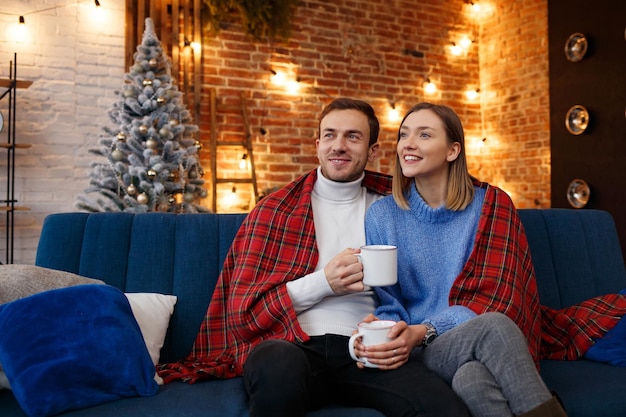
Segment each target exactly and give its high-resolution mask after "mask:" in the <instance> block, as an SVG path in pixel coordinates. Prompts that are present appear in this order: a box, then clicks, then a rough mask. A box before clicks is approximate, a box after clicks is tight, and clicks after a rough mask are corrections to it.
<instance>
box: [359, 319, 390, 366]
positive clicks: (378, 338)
mask: <svg viewBox="0 0 626 417" xmlns="http://www.w3.org/2000/svg"><path fill="white" fill-rule="evenodd" d="M395 324H396V322H395V321H393V320H374V321H372V322H370V323H366V322H361V323H359V324H358V325H357V333H355V334H353V335H352V336H351V337H350V341H349V342H348V351H349V352H350V356H351V357H352V359H354V360H355V361H359V362H361V363H363V364H364V365H365V366H367V367H368V368H378V365H374V364H373V363H370V362H369V361H368V360H367V358H363V357H361V358H360V357H358V356H356V353H355V352H354V342H355V341H356V339H358V338H359V337H362V338H363V339H362V340H361V343H363V344H364V345H365V346H374V345H380V344H382V343H387V342H389V341H390V340H391V339H389V338H388V337H387V334H388V333H389V330H391V328H392V327H393V326H394V325H395Z"/></svg>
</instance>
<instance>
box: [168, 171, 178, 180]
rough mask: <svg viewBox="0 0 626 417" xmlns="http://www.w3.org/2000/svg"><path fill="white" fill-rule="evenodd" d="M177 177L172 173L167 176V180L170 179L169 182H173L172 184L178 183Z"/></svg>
mask: <svg viewBox="0 0 626 417" xmlns="http://www.w3.org/2000/svg"><path fill="white" fill-rule="evenodd" d="M176 177H177V175H176V173H175V172H170V173H169V174H168V175H167V179H168V180H170V181H172V182H174V181H176Z"/></svg>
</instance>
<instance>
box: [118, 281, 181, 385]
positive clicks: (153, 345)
mask: <svg viewBox="0 0 626 417" xmlns="http://www.w3.org/2000/svg"><path fill="white" fill-rule="evenodd" d="M126 298H128V302H129V303H130V308H131V309H132V311H133V315H134V316H135V320H137V323H138V324H139V328H140V329H141V335H142V336H143V339H144V341H145V342H146V347H147V348H148V352H150V357H151V358H152V362H153V363H154V366H156V365H157V364H158V363H159V359H160V357H161V348H162V347H163V343H164V342H165V335H166V334H167V328H168V326H169V324H170V317H171V316H172V313H173V312H174V305H175V304H176V301H177V298H176V296H174V295H166V294H158V293H126ZM154 378H155V380H156V381H157V382H158V383H159V385H162V384H163V380H162V379H161V377H159V376H158V375H156V374H155V377H154Z"/></svg>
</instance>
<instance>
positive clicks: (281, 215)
mask: <svg viewBox="0 0 626 417" xmlns="http://www.w3.org/2000/svg"><path fill="white" fill-rule="evenodd" d="M319 129H320V135H319V139H317V140H316V148H317V156H318V159H319V163H320V166H319V167H318V168H317V169H315V170H313V171H311V172H309V173H307V174H305V175H303V176H302V177H300V178H299V179H297V180H295V181H294V182H292V183H290V184H288V185H287V186H285V187H284V188H282V189H280V190H278V191H277V192H275V193H273V194H271V195H269V196H267V197H266V198H264V199H263V200H261V201H260V202H259V204H258V205H257V206H256V207H255V208H254V209H253V210H252V211H251V212H250V214H249V215H248V217H247V218H246V220H245V221H244V223H243V224H242V227H241V229H240V230H239V232H238V233H237V236H236V237H235V240H234V241H233V244H232V246H231V248H230V251H229V254H228V255H227V258H226V261H225V263H224V268H223V271H222V274H221V276H220V279H219V281H218V283H217V286H216V289H215V292H214V294H213V299H212V301H211V304H210V306H209V311H208V313H207V318H206V319H205V321H204V322H203V325H202V328H201V331H200V333H199V335H198V337H197V339H196V342H195V345H194V348H193V351H192V353H191V354H190V356H189V357H188V358H187V360H186V361H185V362H183V363H181V364H172V365H168V366H167V367H166V368H167V369H165V370H163V371H162V372H161V373H160V374H161V376H163V377H164V378H165V380H166V381H170V380H172V379H183V380H187V381H191V382H193V381H196V380H198V379H202V378H210V377H218V378H228V377H234V376H238V375H243V376H244V381H245V385H246V389H247V391H248V394H249V398H250V415H251V416H253V417H256V416H272V417H278V416H287V417H296V416H304V415H306V412H307V411H308V410H312V409H315V408H319V407H322V406H324V405H325V404H328V403H331V402H332V403H337V404H343V405H348V406H361V407H370V408H375V409H378V410H380V411H381V412H382V413H384V414H385V415H386V416H388V417H394V416H427V415H428V416H431V415H432V416H434V415H437V416H455V417H458V416H469V412H468V411H467V408H466V407H465V405H464V404H463V402H462V401H461V400H460V399H459V398H458V397H457V396H456V395H455V394H454V393H453V392H452V390H451V388H450V387H449V386H448V385H447V384H445V382H443V380H441V379H440V378H439V377H437V376H436V375H435V374H434V373H432V372H430V371H428V370H427V369H426V368H425V367H424V365H423V364H422V363H421V362H419V361H411V362H409V364H407V365H405V366H403V367H401V368H399V369H396V370H394V371H381V370H378V369H359V368H358V367H357V366H356V365H355V363H354V361H353V360H352V359H351V358H350V355H349V353H348V339H349V336H350V335H351V334H352V331H353V330H354V328H355V326H356V323H357V322H358V321H359V320H361V319H362V318H363V317H365V315H366V314H368V313H371V312H373V311H374V308H375V306H376V299H375V297H374V295H373V292H372V291H371V289H370V288H366V287H365V286H364V285H363V282H362V279H363V268H362V266H361V264H360V263H359V261H358V259H357V257H356V256H355V253H358V251H359V249H358V248H359V247H360V246H361V245H363V244H365V231H364V217H365V212H366V210H367V208H368V207H369V205H370V204H371V203H372V202H374V201H376V200H377V199H379V198H381V197H382V196H383V195H385V194H387V193H388V192H389V191H390V186H391V181H390V178H389V177H388V176H384V175H382V174H377V173H373V172H369V171H365V166H366V165H367V163H368V162H371V161H374V159H375V158H376V156H377V152H378V148H379V144H378V143H377V140H378V133H379V123H378V119H377V118H376V115H375V113H374V110H373V109H372V107H371V106H370V105H369V104H367V103H365V102H363V101H359V100H352V99H347V98H341V99H337V100H334V101H333V102H331V103H330V104H329V105H328V106H327V107H326V108H325V109H324V111H323V112H322V114H321V117H320V125H319Z"/></svg>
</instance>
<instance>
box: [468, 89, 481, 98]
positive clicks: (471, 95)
mask: <svg viewBox="0 0 626 417" xmlns="http://www.w3.org/2000/svg"><path fill="white" fill-rule="evenodd" d="M479 93H480V90H479V89H476V90H467V91H466V92H465V96H466V97H467V98H468V99H469V100H476V99H477V98H478V94H479Z"/></svg>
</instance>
